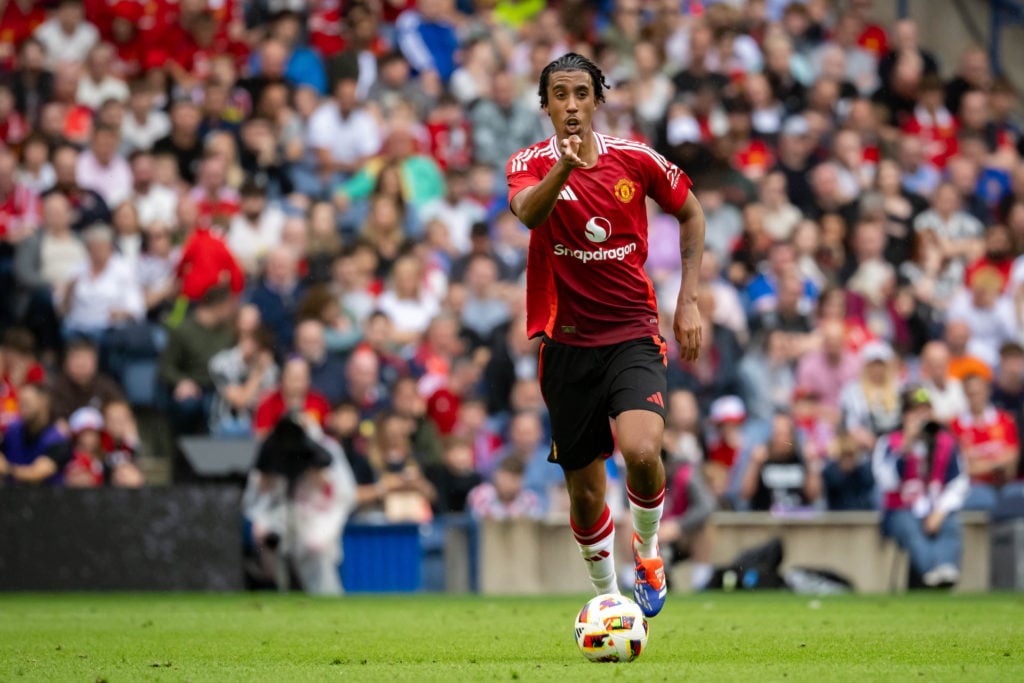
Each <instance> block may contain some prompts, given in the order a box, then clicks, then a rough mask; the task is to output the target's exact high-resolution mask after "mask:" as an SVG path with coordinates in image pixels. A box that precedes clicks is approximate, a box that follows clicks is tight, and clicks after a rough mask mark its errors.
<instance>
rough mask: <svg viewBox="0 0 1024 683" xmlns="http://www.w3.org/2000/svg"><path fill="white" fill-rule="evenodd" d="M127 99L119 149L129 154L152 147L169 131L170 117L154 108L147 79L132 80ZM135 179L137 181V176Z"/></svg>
mask: <svg viewBox="0 0 1024 683" xmlns="http://www.w3.org/2000/svg"><path fill="white" fill-rule="evenodd" d="M127 99H128V107H127V110H126V111H125V116H124V121H123V122H122V123H121V151H122V153H124V154H128V155H131V154H132V153H133V152H138V151H145V150H149V149H152V148H153V145H154V144H155V143H156V142H157V140H161V139H162V138H164V137H165V136H166V135H167V134H168V133H170V132H171V119H170V118H169V117H168V116H167V113H166V112H164V111H163V110H161V109H158V108H156V106H155V103H154V97H153V91H152V88H151V86H150V84H149V83H148V82H147V81H144V80H137V81H133V82H132V83H131V87H130V88H129V91H128V98H127ZM132 170H133V171H134V169H132ZM135 180H136V182H138V178H136V179H135Z"/></svg>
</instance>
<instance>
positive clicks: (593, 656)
mask: <svg viewBox="0 0 1024 683" xmlns="http://www.w3.org/2000/svg"><path fill="white" fill-rule="evenodd" d="M647 629H648V626H647V619H646V618H645V617H644V613H643V612H642V611H641V610H640V606H639V605H637V604H636V603H635V602H633V601H632V600H630V599H629V598H627V597H625V596H622V595H614V594H607V595H598V596H597V597H596V598H594V599H593V600H590V601H589V602H587V604H586V605H584V606H583V609H582V610H580V613H579V616H577V617H576V630H575V632H574V633H575V635H576V645H578V646H579V648H580V652H582V653H583V656H584V657H586V658H587V659H589V660H590V661H592V662H631V661H633V660H634V659H636V658H637V657H639V656H640V653H641V652H643V651H644V648H645V647H646V646H647Z"/></svg>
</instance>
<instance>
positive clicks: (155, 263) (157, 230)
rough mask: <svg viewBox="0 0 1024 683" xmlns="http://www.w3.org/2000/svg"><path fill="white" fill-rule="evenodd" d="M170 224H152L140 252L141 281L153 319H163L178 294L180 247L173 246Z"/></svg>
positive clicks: (147, 307)
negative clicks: (176, 274)
mask: <svg viewBox="0 0 1024 683" xmlns="http://www.w3.org/2000/svg"><path fill="white" fill-rule="evenodd" d="M172 240H173V236H172V234H171V229H170V227H169V226H167V225H165V224H163V223H153V224H151V225H150V226H149V228H148V229H147V230H146V233H145V235H144V236H143V244H142V253H141V254H139V284H140V285H142V291H143V294H144V295H145V297H146V312H147V317H148V318H149V319H150V320H157V319H160V318H161V316H162V315H163V314H164V313H166V312H167V311H168V310H169V309H170V307H171V305H172V304H173V302H174V300H175V298H176V297H177V295H178V287H179V285H178V281H177V278H176V277H175V269H176V267H177V265H178V263H179V256H180V254H181V249H180V248H178V247H175V246H174V243H173V241H172Z"/></svg>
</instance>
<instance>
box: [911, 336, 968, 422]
mask: <svg viewBox="0 0 1024 683" xmlns="http://www.w3.org/2000/svg"><path fill="white" fill-rule="evenodd" d="M920 374H921V382H920V384H921V387H922V388H923V389H924V390H925V391H927V392H928V399H929V401H930V403H931V406H932V416H933V417H934V419H935V420H936V421H937V422H940V423H942V424H944V425H948V424H949V423H950V422H952V421H953V419H954V418H956V417H959V416H960V415H962V414H963V413H964V412H966V410H967V397H966V396H964V389H963V386H962V385H961V384H960V380H958V379H956V378H955V377H951V376H950V374H949V349H948V348H947V347H946V345H945V344H944V343H942V342H941V341H932V342H928V343H927V344H925V346H924V348H923V349H921V368H920Z"/></svg>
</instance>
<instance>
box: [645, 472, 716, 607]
mask: <svg viewBox="0 0 1024 683" xmlns="http://www.w3.org/2000/svg"><path fill="white" fill-rule="evenodd" d="M666 495H667V496H668V505H667V506H666V508H665V515H664V516H663V517H662V520H661V526H660V527H659V529H658V543H659V544H660V545H661V546H662V547H663V550H662V552H664V553H666V554H669V555H670V556H671V557H672V559H668V558H666V559H668V566H671V565H672V563H673V561H674V560H681V559H683V558H685V557H688V558H689V559H690V560H691V561H692V562H693V567H692V570H691V574H690V586H691V587H692V588H693V590H701V589H703V588H704V587H705V586H706V585H707V583H708V581H710V579H711V575H712V572H713V569H714V568H713V567H712V565H711V552H712V542H713V537H714V529H713V525H712V524H711V521H710V518H711V513H712V512H714V511H715V508H716V507H717V506H716V504H715V497H714V495H712V493H711V491H710V490H709V489H708V486H707V484H706V483H705V482H704V477H703V476H702V475H701V472H700V469H699V468H698V467H697V466H696V465H695V464H693V463H689V462H684V463H681V464H680V465H679V467H678V468H677V469H676V471H675V473H674V474H673V475H672V481H671V484H670V486H669V487H668V492H667V494H666Z"/></svg>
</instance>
